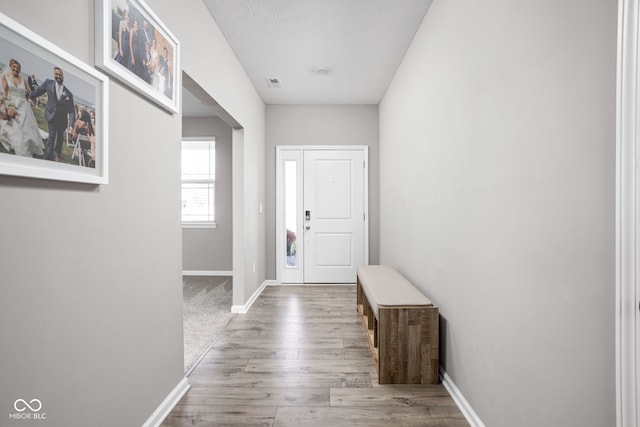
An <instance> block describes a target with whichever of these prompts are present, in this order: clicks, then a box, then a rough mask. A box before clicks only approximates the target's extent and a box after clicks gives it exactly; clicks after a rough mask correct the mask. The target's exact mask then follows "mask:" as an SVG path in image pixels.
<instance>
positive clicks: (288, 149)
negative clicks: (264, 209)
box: [276, 145, 369, 284]
mask: <svg viewBox="0 0 640 427" xmlns="http://www.w3.org/2000/svg"><path fill="white" fill-rule="evenodd" d="M307 150H327V151H340V150H362V151H363V152H364V161H365V164H364V168H363V169H364V172H363V173H364V177H365V179H364V213H365V218H364V263H365V264H368V263H369V147H368V146H366V145H277V146H276V281H277V282H278V284H281V283H283V281H284V282H291V280H290V278H291V277H297V276H296V274H298V272H299V274H300V276H299V277H300V280H299V281H298V282H299V283H303V282H304V279H303V275H302V274H303V272H304V265H303V264H302V263H303V256H302V255H303V254H302V253H299V254H298V255H299V256H298V263H299V269H298V270H294V269H291V270H289V271H285V269H284V267H283V266H284V253H285V249H284V248H285V245H286V241H285V238H284V236H285V227H284V214H285V212H284V211H285V209H284V207H285V199H284V194H283V183H284V174H283V169H284V168H283V162H284V161H285V160H296V159H298V162H299V163H298V168H299V169H298V172H297V173H298V183H299V185H298V211H299V212H302V209H303V205H302V189H303V186H304V185H303V178H302V174H301V173H302V169H301V167H302V163H301V162H302V157H303V156H302V153H304V151H307ZM296 153H297V154H296ZM302 226H303V224H302V222H300V223H299V225H298V228H299V230H298V236H299V238H300V239H301V238H302V236H303V234H302ZM299 250H300V249H299ZM301 250H304V248H301ZM283 276H285V277H283Z"/></svg>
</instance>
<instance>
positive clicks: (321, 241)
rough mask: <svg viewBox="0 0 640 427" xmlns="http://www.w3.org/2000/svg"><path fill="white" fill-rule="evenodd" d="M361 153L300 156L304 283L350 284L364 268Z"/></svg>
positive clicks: (362, 155)
mask: <svg viewBox="0 0 640 427" xmlns="http://www.w3.org/2000/svg"><path fill="white" fill-rule="evenodd" d="M364 164H365V163H364V153H363V152H362V150H340V151H333V150H332V151H327V150H313V151H311V150H309V151H305V152H304V203H303V205H304V221H303V224H304V232H303V233H304V266H305V267H304V282H305V283H355V281H356V268H357V266H358V265H362V264H363V263H364V222H365V217H364Z"/></svg>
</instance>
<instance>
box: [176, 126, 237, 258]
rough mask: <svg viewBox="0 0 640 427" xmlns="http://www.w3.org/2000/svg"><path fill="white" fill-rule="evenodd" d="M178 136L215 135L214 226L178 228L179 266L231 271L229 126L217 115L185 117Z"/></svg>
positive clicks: (231, 219)
mask: <svg viewBox="0 0 640 427" xmlns="http://www.w3.org/2000/svg"><path fill="white" fill-rule="evenodd" d="M182 136H183V137H212V136H213V137H215V138H216V194H215V198H216V208H215V209H216V228H183V229H182V269H183V270H185V271H231V270H232V269H233V257H232V256H231V255H232V252H233V241H232V238H233V216H232V203H233V201H232V197H231V196H232V195H231V182H232V181H231V128H230V127H229V126H228V125H227V124H226V123H224V122H223V121H222V120H220V119H219V118H217V117H185V118H183V119H182Z"/></svg>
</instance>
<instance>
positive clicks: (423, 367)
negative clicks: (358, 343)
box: [357, 280, 440, 384]
mask: <svg viewBox="0 0 640 427" xmlns="http://www.w3.org/2000/svg"><path fill="white" fill-rule="evenodd" d="M357 310H358V313H359V314H360V317H361V320H362V324H363V325H364V327H365V328H366V330H367V337H368V341H369V348H370V349H371V354H372V355H373V358H374V362H375V365H376V369H377V370H378V383H380V384H437V383H439V382H440V378H439V374H438V365H439V362H438V352H439V345H438V320H439V317H438V307H435V306H428V307H425V306H417V307H415V306H405V307H379V308H378V318H376V317H375V315H374V312H373V310H372V309H371V307H370V305H369V302H368V301H367V297H366V295H365V293H364V292H363V290H362V285H361V284H360V281H359V280H358V283H357Z"/></svg>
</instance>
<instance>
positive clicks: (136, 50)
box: [95, 0, 182, 113]
mask: <svg viewBox="0 0 640 427" xmlns="http://www.w3.org/2000/svg"><path fill="white" fill-rule="evenodd" d="M125 13H126V17H125ZM95 20H96V22H95V28H96V34H95V62H96V66H97V67H98V68H100V69H101V70H103V71H105V72H106V73H108V74H109V75H111V76H112V77H114V78H116V79H118V80H119V81H120V82H122V83H124V84H125V85H127V86H129V87H130V88H132V89H134V90H135V91H137V92H138V93H140V94H142V95H143V96H145V97H147V98H148V99H149V100H151V101H153V102H155V103H156V104H157V105H159V106H160V107H163V108H164V109H165V110H167V111H169V112H171V113H179V112H180V92H181V87H182V85H181V83H180V77H181V74H182V73H181V69H180V43H179V42H178V40H177V39H176V37H175V36H174V35H173V34H172V33H171V32H170V31H169V29H168V28H167V27H166V26H165V25H164V24H163V23H162V21H160V19H159V18H158V17H157V16H156V14H155V13H154V12H153V11H152V10H151V8H149V6H147V4H146V3H144V2H143V1H142V0H96V13H95ZM136 22H137V24H136ZM136 25H137V28H135V27H136ZM146 49H148V50H146Z"/></svg>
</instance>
